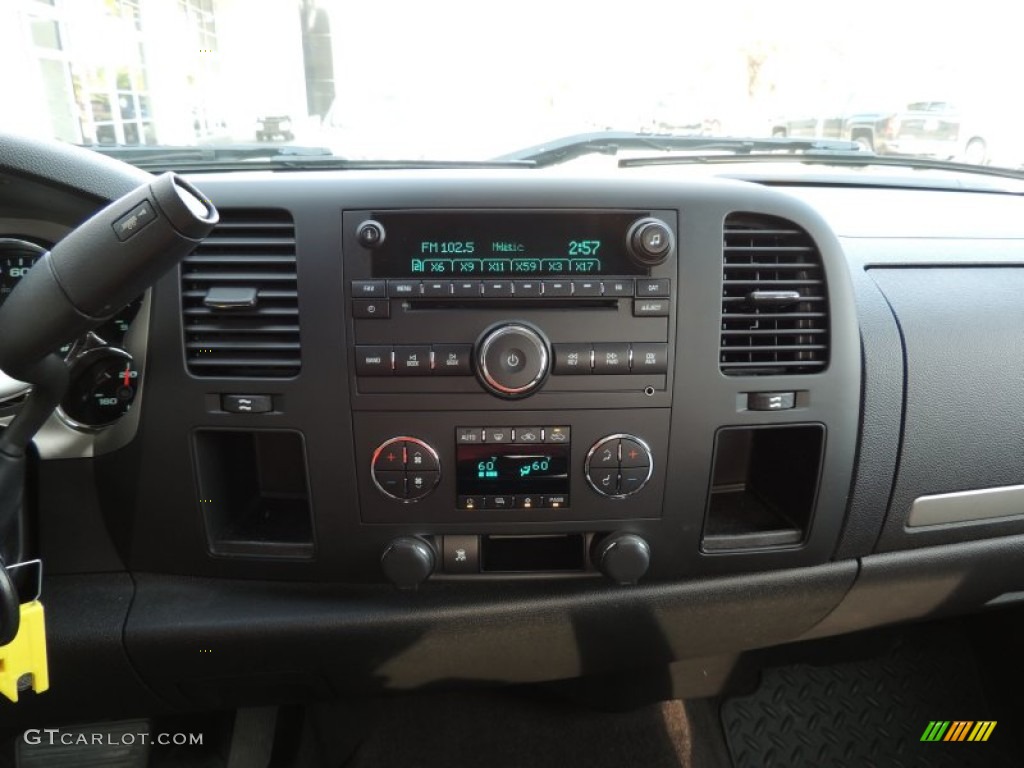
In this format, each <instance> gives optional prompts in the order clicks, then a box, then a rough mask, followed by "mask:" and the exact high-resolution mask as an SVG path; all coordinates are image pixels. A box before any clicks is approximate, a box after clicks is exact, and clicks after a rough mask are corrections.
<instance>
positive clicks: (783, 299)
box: [719, 213, 829, 376]
mask: <svg viewBox="0 0 1024 768" xmlns="http://www.w3.org/2000/svg"><path fill="white" fill-rule="evenodd" d="M722 266H723V270H722V340H721V347H720V353H719V364H720V367H721V370H722V373H724V374H726V375H727V376H775V375H780V374H787V373H816V372H818V371H821V370H823V369H824V368H825V367H826V366H827V365H828V349H829V325H828V293H827V291H826V286H825V274H824V270H823V268H822V263H821V254H820V253H819V252H818V248H817V247H816V246H815V244H814V241H813V240H812V239H811V237H810V235H808V234H807V233H806V232H805V231H804V230H802V229H801V228H800V227H798V226H797V225H795V224H793V223H792V222H791V221H787V220H786V219H780V218H775V217H773V216H759V215H754V214H745V213H742V214H732V215H730V216H728V217H727V218H726V220H725V241H724V243H723V262H722Z"/></svg>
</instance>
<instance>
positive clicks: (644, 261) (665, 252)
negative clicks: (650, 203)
mask: <svg viewBox="0 0 1024 768" xmlns="http://www.w3.org/2000/svg"><path fill="white" fill-rule="evenodd" d="M674 245H675V238H674V237H673V236H672V230H671V229H670V228H669V226H668V224H666V223H665V222H664V221H662V220H661V219H655V218H652V217H646V218H643V219H639V220H637V221H635V222H633V226H631V227H630V228H629V232H628V233H627V234H626V252H627V253H628V254H629V257H630V258H631V259H632V260H633V262H634V263H636V264H637V265H639V266H641V267H655V266H657V265H658V264H661V263H662V262H663V261H665V259H667V258H668V256H669V254H670V253H672V248H673V246H674Z"/></svg>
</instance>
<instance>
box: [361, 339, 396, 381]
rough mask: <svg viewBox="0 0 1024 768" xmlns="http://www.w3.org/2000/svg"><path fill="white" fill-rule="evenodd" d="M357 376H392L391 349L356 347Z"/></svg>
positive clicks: (383, 347)
mask: <svg viewBox="0 0 1024 768" xmlns="http://www.w3.org/2000/svg"><path fill="white" fill-rule="evenodd" d="M356 374H357V375H359V376H390V375H391V347H385V346H364V345H359V346H357V347H356Z"/></svg>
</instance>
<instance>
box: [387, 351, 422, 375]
mask: <svg viewBox="0 0 1024 768" xmlns="http://www.w3.org/2000/svg"><path fill="white" fill-rule="evenodd" d="M395 373H396V374H397V375H398V376H429V375H430V347H427V346H416V347H395Z"/></svg>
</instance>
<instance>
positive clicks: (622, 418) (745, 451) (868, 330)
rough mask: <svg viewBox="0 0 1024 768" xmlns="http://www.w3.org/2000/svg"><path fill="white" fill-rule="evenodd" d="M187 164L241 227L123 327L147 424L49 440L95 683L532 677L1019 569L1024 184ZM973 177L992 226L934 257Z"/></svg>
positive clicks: (957, 594) (57, 620)
mask: <svg viewBox="0 0 1024 768" xmlns="http://www.w3.org/2000/svg"><path fill="white" fill-rule="evenodd" d="M191 180H192V181H193V183H194V184H196V186H197V187H198V188H199V189H201V191H202V192H203V193H204V194H206V195H207V196H208V197H209V199H210V200H211V201H212V202H213V203H214V204H215V205H216V206H217V208H218V210H219V211H220V214H221V224H220V225H219V226H218V227H217V228H216V229H215V230H214V232H213V233H212V234H211V236H210V237H209V238H208V239H207V240H206V241H204V242H203V243H202V244H201V245H200V247H199V248H198V249H197V250H196V251H195V252H194V253H193V254H192V255H191V256H189V257H187V258H186V260H185V261H184V262H183V263H182V265H181V267H180V269H179V270H178V271H177V272H176V273H174V274H170V275H168V276H166V277H165V278H164V279H162V280H161V281H160V282H159V283H158V284H157V285H156V286H155V287H154V288H153V289H152V290H151V291H150V292H149V294H148V295H147V297H146V298H145V302H144V303H143V305H142V309H141V310H140V312H139V315H138V316H137V318H136V320H135V321H134V323H133V324H132V325H133V327H138V328H142V329H143V330H141V331H140V330H135V331H134V337H133V338H135V339H137V341H136V342H135V344H136V346H135V348H134V349H133V354H137V355H139V358H138V359H139V360H141V364H140V371H141V375H142V377H143V382H144V383H143V385H142V387H141V389H140V391H139V393H138V395H137V397H136V399H135V401H134V403H133V404H132V406H131V408H130V409H129V410H128V416H127V417H126V418H125V419H124V420H122V421H119V422H118V423H117V425H115V426H114V427H110V428H103V429H100V430H94V431H92V432H90V433H89V434H88V436H87V443H88V444H87V445H86V446H84V447H83V445H82V444H81V441H79V443H78V444H75V447H69V446H71V443H62V442H60V441H59V440H57V441H51V442H49V443H45V444H40V455H41V458H42V460H41V461H40V462H39V463H38V469H37V473H36V478H35V495H36V500H37V509H38V516H37V519H38V527H37V530H36V535H37V538H38V542H39V547H40V551H41V554H42V557H43V559H44V561H45V562H46V564H47V569H48V570H47V573H48V581H47V589H48V593H49V595H50V600H51V605H52V606H53V607H52V608H51V609H50V612H51V614H52V615H53V622H54V626H55V628H56V629H55V631H56V632H57V636H58V638H61V637H63V636H66V637H67V638H68V639H67V640H63V639H58V641H57V646H56V647H57V648H58V649H60V650H59V651H58V652H57V653H55V654H54V665H55V668H56V669H57V670H58V671H61V672H63V673H64V674H65V675H66V678H65V679H67V680H68V681H69V687H73V686H76V685H77V686H80V685H85V684H93V683H96V682H97V678H98V675H99V672H98V670H96V669H95V668H94V667H93V666H92V664H91V663H90V661H89V659H90V658H106V659H107V665H106V666H107V671H108V676H109V680H108V681H107V685H108V686H109V687H110V690H111V691H115V692H116V697H117V698H118V699H120V700H121V701H123V702H130V701H136V702H140V706H142V705H143V703H145V706H153V705H154V704H153V702H154V701H159V702H160V703H161V705H170V706H178V707H182V706H233V705H237V704H239V703H244V702H248V701H253V700H258V699H260V698H261V697H264V698H265V697H266V696H267V695H268V694H267V692H268V691H273V692H275V693H274V695H275V696H276V697H277V698H282V699H283V698H304V697H309V696H324V695H332V694H337V693H339V692H344V691H349V690H366V689H379V688H394V689H408V688H418V687H422V686H428V685H439V684H458V683H460V682H470V681H471V682H475V683H481V682H489V683H513V682H536V681H542V680H554V679H564V678H570V677H577V676H582V675H597V674H606V673H609V672H613V671H616V670H621V669H624V668H630V667H636V666H643V665H659V664H669V663H672V662H677V661H679V660H684V659H700V658H705V657H710V656H715V655H719V654H723V653H724V654H736V653H740V652H741V651H744V650H748V649H753V648H761V647H767V646H772V645H777V644H781V643H786V642H792V641H795V640H798V639H801V638H807V637H814V636H825V635H831V634H839V633H844V632H850V631H855V630H857V629H863V628H866V627H870V626H877V625H880V624H884V623H890V622H894V621H902V620H908V619H913V618H922V617H926V616H931V615H936V614H941V613H950V612H962V611H967V610H975V609H978V608H980V607H982V606H984V605H986V604H988V603H993V604H997V603H1000V602H1003V603H1005V602H1006V600H1007V599H1008V598H1007V597H1006V595H1012V594H1013V593H1014V592H1018V591H1019V590H1020V586H1021V585H1020V584H1019V583H1018V582H1020V581H1021V579H1020V578H1018V577H1016V576H1014V575H1013V574H1014V573H1019V572H1020V569H1009V568H1008V569H1004V568H1002V567H1000V568H992V567H990V566H991V563H992V562H993V561H997V562H999V563H1000V565H1002V563H1006V564H1007V565H1012V563H1013V562H1015V561H1016V560H1017V559H1019V551H1020V542H1021V540H1022V539H1021V538H1020V537H1021V535H1024V518H1022V517H1021V516H1020V515H1019V514H1018V508H1019V498H1020V494H1019V486H1021V485H1022V484H1024V470H1022V469H1021V464H1020V462H1019V460H1018V459H1019V450H1017V448H1018V447H1019V445H1020V444H1021V438H1022V434H1021V427H1020V426H1019V420H1016V419H1013V418H1012V417H1011V416H1010V414H1013V413H1015V412H1017V411H1019V405H1020V401H1021V395H1022V389H1021V384H1020V382H1021V381H1022V380H1024V379H1022V378H1021V376H1020V373H1021V371H1022V369H1024V359H1022V347H1021V345H1020V344H1019V343H1018V342H1017V341H1016V335H1015V333H1016V329H1019V327H1020V322H1019V320H1020V319H1021V309H1020V305H1019V301H1018V297H1019V296H1020V289H1021V288H1022V287H1024V286H1022V285H1021V281H1022V280H1024V277H1022V275H1024V271H1022V269H1021V265H1022V264H1024V249H1022V248H1021V246H1020V245H1019V243H1020V242H1021V241H1020V240H1019V239H1014V238H1015V237H1019V233H1017V234H1016V235H1014V234H1013V232H1009V233H1008V232H1007V225H1006V221H1007V219H1006V215H1007V214H1008V212H1011V211H1016V210H1017V208H1019V201H1018V199H1017V198H1010V197H1009V196H1001V195H994V194H993V195H984V196H982V195H973V196H972V195H968V194H965V193H957V192H950V191H941V192H939V191H931V192H930V191H923V190H916V191H913V192H908V191H902V192H898V193H897V192H894V191H886V190H866V189H848V190H834V189H817V188H813V187H806V188H800V189H788V188H787V189H785V190H781V189H773V188H771V186H770V185H766V184H753V183H747V182H743V181H738V180H731V179H730V180H725V179H717V180H715V179H712V180H702V181H695V180H685V179H680V178H671V177H666V176H665V175H664V174H651V175H646V176H624V175H621V174H620V175H619V176H613V177H607V178H590V177H587V178H585V179H581V178H574V177H572V176H570V175H565V176H559V175H555V174H548V173H539V172H538V173H531V172H524V171H520V170H516V171H483V170H445V171H437V170H433V171H398V170H389V171H348V172H343V173H335V172H317V173H309V172H287V173H269V172H248V173H222V174H196V175H194V176H193V177H192V178H191ZM952 198H957V200H959V201H961V202H963V203H964V205H970V206H973V207H972V208H971V210H972V215H971V217H970V221H969V222H966V221H965V224H964V236H963V237H956V232H957V227H956V225H955V224H954V223H951V222H950V221H949V220H948V219H946V220H944V221H943V222H942V223H941V225H940V226H941V231H942V236H941V237H938V238H935V239H934V240H932V241H930V242H931V245H932V246H933V247H930V248H922V242H923V240H922V238H927V237H928V233H929V231H932V229H931V226H932V224H931V221H930V219H929V216H928V214H927V211H928V210H929V207H930V206H931V205H932V204H933V202H934V204H935V205H938V206H940V207H942V206H949V210H951V211H952V210H956V208H957V203H956V201H954V200H953V199H952ZM967 198H971V199H970V200H967ZM981 198H984V200H981ZM1018 213H1019V212H1018ZM53 218H58V219H59V218H60V217H53ZM44 219H45V217H44V216H39V215H37V216H36V223H37V224H38V225H40V226H41V223H40V222H42V221H43V220H44ZM1018 220H1020V219H1018ZM74 223H75V219H74V218H72V217H71V214H69V215H68V216H65V217H64V220H60V221H57V222H56V224H57V225H60V226H64V227H67V226H72V225H73V224H74ZM989 224H991V228H989ZM1012 229H1013V228H1011V230H1012ZM936 231H938V230H936ZM986 231H993V232H997V233H998V237H992V238H989V237H986V236H985V232H986ZM21 232H22V234H31V233H30V232H26V231H24V230H21ZM979 254H980V255H981V256H979ZM132 333H133V331H129V336H131V334H132ZM139 344H141V347H140V346H139ZM62 429H64V430H65V431H66V430H68V429H71V430H72V431H74V430H73V429H72V428H71V427H69V426H68V425H67V424H64V425H63V426H62ZM114 434H116V435H117V437H116V439H113V438H112V437H110V436H109V435H114ZM126 574H127V575H126ZM637 581H639V584H633V582H637ZM389 582H392V583H389ZM393 584H397V585H399V586H401V587H404V588H405V589H402V590H396V589H395V588H394V586H393ZM936 585H939V586H938V587H936ZM73 627H85V628H87V629H88V631H84V630H76V629H74V628H73ZM61 633H64V635H62V634H61ZM71 638H75V639H73V640H72V639H71ZM204 649H212V651H209V652H208V651H205V650H204ZM200 651H204V653H203V654H201V653H200ZM208 653H212V654H215V655H216V658H215V659H213V658H212V656H210V655H204V654H208ZM136 676H137V677H136ZM140 680H141V681H142V683H141V684H140V683H139V681H140ZM716 684H724V683H723V681H722V680H718V681H717V682H716V681H711V682H709V683H708V688H707V690H704V689H701V690H700V691H696V690H695V691H691V692H690V693H691V695H708V694H709V693H713V692H714V686H715V685H716ZM61 695H62V694H60V692H59V690H56V686H55V691H54V692H53V701H54V706H57V704H58V703H59V702H60V701H61ZM154 696H155V697H157V698H156V699H154V698H153V697H154ZM114 698H115V696H114V694H113V693H112V694H111V697H110V700H109V701H108V702H107V703H108V705H109V708H110V709H111V711H114V710H115V709H116V706H115V705H114ZM30 706H43V702H42V697H41V698H40V701H39V702H34V703H33V704H32V705H30ZM28 711H31V709H29V710H28Z"/></svg>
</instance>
